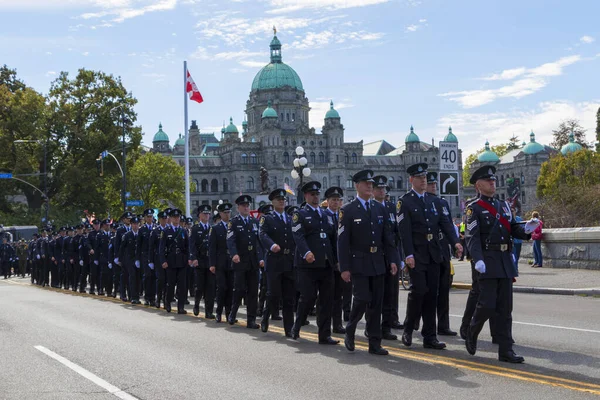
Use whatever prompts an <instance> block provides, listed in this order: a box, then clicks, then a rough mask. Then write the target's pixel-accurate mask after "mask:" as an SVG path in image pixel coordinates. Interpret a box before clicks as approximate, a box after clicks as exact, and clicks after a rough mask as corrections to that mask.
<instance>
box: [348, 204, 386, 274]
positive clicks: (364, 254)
mask: <svg viewBox="0 0 600 400" xmlns="http://www.w3.org/2000/svg"><path fill="white" fill-rule="evenodd" d="M337 246H338V256H339V259H340V271H341V272H344V271H350V273H351V274H356V275H363V276H375V275H382V274H385V271H386V262H385V261H386V259H387V260H389V262H390V263H395V264H398V251H397V250H396V247H395V241H394V234H393V232H392V225H391V224H390V221H389V215H388V213H387V210H386V208H385V207H384V206H383V204H381V203H379V202H376V201H371V202H370V207H369V211H368V212H367V210H366V209H365V207H364V206H363V205H362V203H361V202H360V200H358V199H354V201H352V202H350V203H348V204H345V205H344V206H343V207H342V209H341V211H340V222H339V229H338V242H337ZM384 257H385V258H384Z"/></svg>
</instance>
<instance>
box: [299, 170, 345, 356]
mask: <svg viewBox="0 0 600 400" xmlns="http://www.w3.org/2000/svg"><path fill="white" fill-rule="evenodd" d="M302 192H303V193H304V199H305V200H306V205H304V207H301V208H300V209H299V210H297V211H296V212H295V213H294V216H293V217H292V233H293V235H294V240H295V242H296V251H295V255H294V267H295V268H296V270H297V277H296V279H297V282H296V283H297V288H298V291H299V292H300V299H299V300H298V311H297V313H296V321H295V322H294V326H293V327H292V338H293V339H298V338H299V337H300V328H301V327H302V325H304V321H306V318H307V317H308V313H309V312H310V311H311V309H312V307H313V305H314V304H315V301H316V296H317V292H318V296H319V297H318V300H319V302H318V306H317V325H318V328H319V344H330V345H336V344H338V343H339V340H335V339H333V338H332V337H331V312H332V307H333V288H334V286H333V285H334V283H333V277H334V276H333V271H334V269H336V268H337V267H338V262H337V259H336V257H335V254H334V252H333V248H334V247H335V245H336V243H335V242H334V241H333V238H334V235H333V231H334V229H335V227H334V226H333V221H331V222H330V221H329V218H328V217H327V215H325V212H324V211H322V210H321V209H320V207H319V202H320V198H319V197H320V196H319V195H320V193H321V184H320V183H319V182H317V181H311V182H308V183H306V184H305V185H304V186H302Z"/></svg>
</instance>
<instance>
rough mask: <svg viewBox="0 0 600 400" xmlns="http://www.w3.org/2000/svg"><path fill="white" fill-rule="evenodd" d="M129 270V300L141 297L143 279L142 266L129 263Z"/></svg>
mask: <svg viewBox="0 0 600 400" xmlns="http://www.w3.org/2000/svg"><path fill="white" fill-rule="evenodd" d="M127 270H128V271H129V297H130V298H129V300H139V299H140V290H139V289H140V281H141V280H142V267H141V265H140V268H138V267H136V266H135V264H134V263H133V262H131V263H130V264H129V265H127Z"/></svg>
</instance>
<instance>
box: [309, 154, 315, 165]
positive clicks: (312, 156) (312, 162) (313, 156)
mask: <svg viewBox="0 0 600 400" xmlns="http://www.w3.org/2000/svg"><path fill="white" fill-rule="evenodd" d="M310 163H311V165H315V164H316V160H315V153H313V152H311V153H310Z"/></svg>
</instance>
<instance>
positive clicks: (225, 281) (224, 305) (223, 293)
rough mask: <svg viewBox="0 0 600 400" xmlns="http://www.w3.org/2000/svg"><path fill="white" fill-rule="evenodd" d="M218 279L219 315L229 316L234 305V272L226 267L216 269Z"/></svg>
mask: <svg viewBox="0 0 600 400" xmlns="http://www.w3.org/2000/svg"><path fill="white" fill-rule="evenodd" d="M215 275H216V278H217V314H222V313H223V309H225V314H226V315H229V312H230V311H231V304H232V303H233V275H234V273H233V270H232V269H227V268H224V267H217V268H216V274H215Z"/></svg>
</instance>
